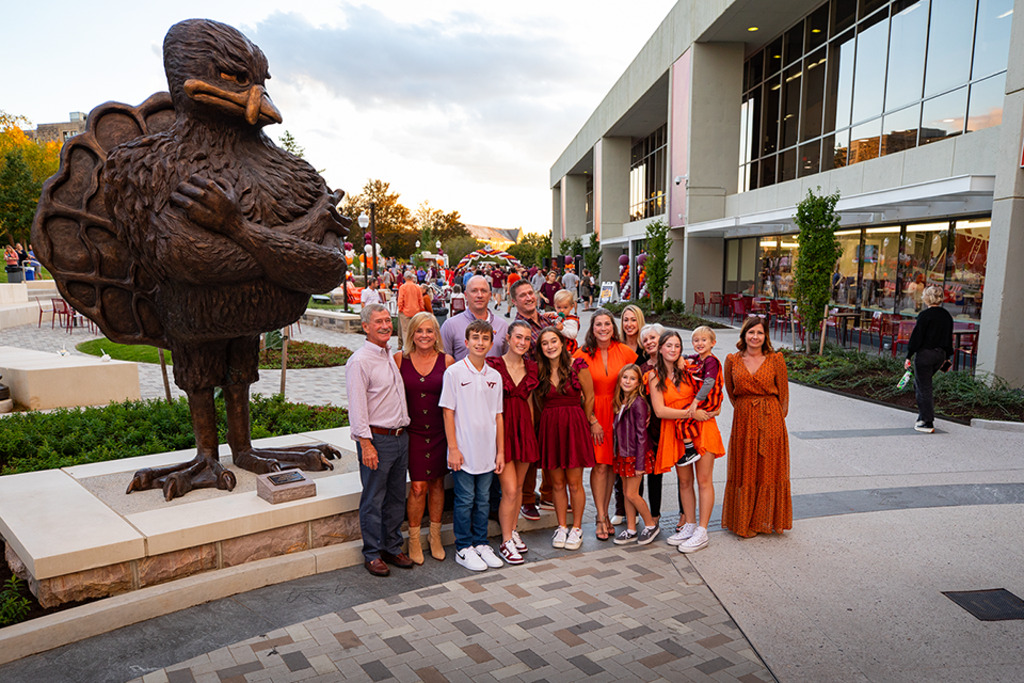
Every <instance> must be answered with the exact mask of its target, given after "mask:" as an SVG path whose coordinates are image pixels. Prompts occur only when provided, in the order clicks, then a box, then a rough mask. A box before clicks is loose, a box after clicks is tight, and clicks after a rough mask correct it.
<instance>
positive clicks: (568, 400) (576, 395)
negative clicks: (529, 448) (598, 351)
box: [537, 358, 611, 470]
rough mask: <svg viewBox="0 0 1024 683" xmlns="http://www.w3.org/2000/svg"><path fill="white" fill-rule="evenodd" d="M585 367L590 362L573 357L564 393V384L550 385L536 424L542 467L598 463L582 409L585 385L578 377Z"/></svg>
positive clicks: (564, 468)
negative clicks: (559, 385) (582, 385)
mask: <svg viewBox="0 0 1024 683" xmlns="http://www.w3.org/2000/svg"><path fill="white" fill-rule="evenodd" d="M586 369H587V362H586V361H585V360H583V359H582V358H577V359H575V360H574V361H573V363H572V371H571V372H570V373H569V378H568V379H567V380H566V382H565V385H566V386H565V387H564V388H565V393H564V394H563V393H562V392H561V390H562V388H563V387H558V388H557V389H556V388H555V387H554V385H551V384H550V383H549V385H548V393H547V395H546V396H545V397H544V405H543V406H541V410H540V419H539V420H538V424H537V443H538V445H539V447H540V467H541V468H542V469H545V470H567V469H572V468H575V467H593V466H594V465H595V464H597V460H596V459H595V457H594V437H593V436H591V434H590V425H589V424H588V423H587V416H586V414H585V413H584V412H583V388H582V387H581V386H580V378H579V373H580V372H581V371H583V370H586ZM610 436H611V435H610V434H609V437H610ZM609 440H611V439H610V438H609Z"/></svg>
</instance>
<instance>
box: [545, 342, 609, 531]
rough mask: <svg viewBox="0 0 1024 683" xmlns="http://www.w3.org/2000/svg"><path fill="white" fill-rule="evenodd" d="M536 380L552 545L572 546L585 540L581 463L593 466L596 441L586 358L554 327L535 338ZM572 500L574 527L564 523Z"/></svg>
mask: <svg viewBox="0 0 1024 683" xmlns="http://www.w3.org/2000/svg"><path fill="white" fill-rule="evenodd" d="M534 353H535V355H536V357H537V366H538V373H537V375H538V380H539V385H538V386H537V389H536V390H535V391H534V392H533V397H534V401H535V402H536V404H537V407H538V409H539V412H540V418H539V420H538V423H539V424H538V429H537V443H538V446H539V447H540V466H541V468H543V469H545V470H548V472H549V474H550V475H551V482H552V488H553V497H554V499H555V516H556V517H557V518H558V528H557V529H555V534H554V537H553V538H552V540H551V545H552V546H553V547H555V548H565V549H566V550H576V549H578V548H579V547H580V545H582V543H583V530H582V529H581V528H580V522H581V521H582V520H583V510H584V508H585V507H586V505H587V496H586V493H585V492H584V490H583V468H584V467H593V466H594V465H595V464H596V462H597V460H596V458H595V456H594V440H593V438H592V437H591V434H590V425H592V424H594V423H596V422H597V417H595V416H594V382H593V380H592V379H591V377H590V370H589V369H588V368H587V362H586V361H585V360H584V359H582V358H577V359H575V360H573V359H572V358H571V357H570V356H569V353H568V351H567V350H566V347H565V340H564V339H563V338H562V335H561V333H560V332H559V331H558V330H556V329H555V328H553V327H546V328H544V329H543V330H542V331H541V333H540V336H538V337H537V348H536V350H535V351H534ZM567 485H568V487H569V495H568V498H571V499H572V509H573V526H572V528H571V529H569V528H567V527H566V517H567V514H568V508H569V500H568V499H567V497H566V492H565V489H566V486H567Z"/></svg>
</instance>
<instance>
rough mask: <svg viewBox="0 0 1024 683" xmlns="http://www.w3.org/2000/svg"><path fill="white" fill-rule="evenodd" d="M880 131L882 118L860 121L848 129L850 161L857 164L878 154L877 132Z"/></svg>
mask: <svg viewBox="0 0 1024 683" xmlns="http://www.w3.org/2000/svg"><path fill="white" fill-rule="evenodd" d="M881 131H882V119H880V118H878V119H875V120H874V121H868V122H867V123H862V124H860V125H859V126H854V127H853V128H851V129H850V161H849V163H851V164H858V163H860V162H862V161H867V160H868V159H875V158H877V157H878V156H879V152H880V151H881V150H880V147H879V134H880V133H881Z"/></svg>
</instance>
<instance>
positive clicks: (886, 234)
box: [860, 225, 900, 312]
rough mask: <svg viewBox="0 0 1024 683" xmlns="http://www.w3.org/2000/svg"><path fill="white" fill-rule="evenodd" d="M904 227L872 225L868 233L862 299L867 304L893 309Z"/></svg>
mask: <svg viewBox="0 0 1024 683" xmlns="http://www.w3.org/2000/svg"><path fill="white" fill-rule="evenodd" d="M899 255H900V227H899V226H898V225H893V226H888V227H884V228H869V229H868V230H866V231H865V234H864V250H863V252H862V253H861V254H860V258H861V259H862V260H863V262H864V271H863V273H864V274H863V284H862V292H863V293H862V300H863V302H864V303H863V305H864V307H865V308H872V309H878V310H881V311H890V312H891V311H892V310H893V308H894V307H895V305H896V292H897V287H898V283H897V277H898V275H899Z"/></svg>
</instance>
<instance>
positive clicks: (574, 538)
mask: <svg viewBox="0 0 1024 683" xmlns="http://www.w3.org/2000/svg"><path fill="white" fill-rule="evenodd" d="M581 545H583V529H581V528H579V527H577V526H574V527H573V528H571V529H569V535H568V536H567V537H566V539H565V549H566V550H579V547H580V546H581Z"/></svg>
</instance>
